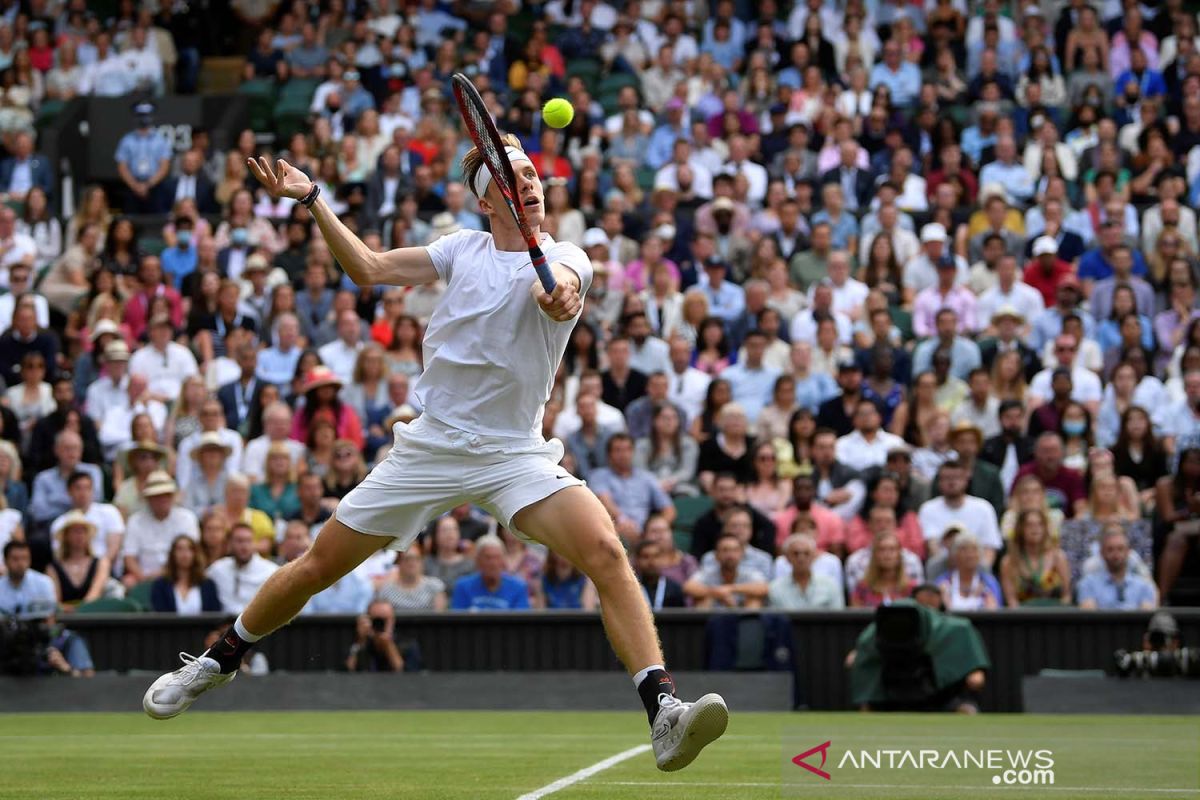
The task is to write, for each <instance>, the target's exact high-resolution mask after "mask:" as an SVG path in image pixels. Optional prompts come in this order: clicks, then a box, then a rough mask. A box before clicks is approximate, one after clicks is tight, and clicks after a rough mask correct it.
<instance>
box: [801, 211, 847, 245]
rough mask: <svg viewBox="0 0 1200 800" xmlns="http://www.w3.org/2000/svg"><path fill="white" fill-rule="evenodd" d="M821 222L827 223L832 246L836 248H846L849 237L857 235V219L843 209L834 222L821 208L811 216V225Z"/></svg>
mask: <svg viewBox="0 0 1200 800" xmlns="http://www.w3.org/2000/svg"><path fill="white" fill-rule="evenodd" d="M821 222H824V223H826V224H828V225H829V227H830V234H831V236H832V241H833V246H834V247H835V248H837V249H838V250H845V249H846V248H848V247H849V246H850V239H851V237H854V236H858V220H856V219H855V218H854V215H853V214H850V213H848V212H846V211H843V212H842V215H841V216H840V217H838V221H837V223H834V221H833V220H832V219H831V218H830V216H829V212H828V211H825V210H824V209H822V210H820V211H818V212H817V213H815V214H813V216H812V224H813V225H817V224H818V223H821Z"/></svg>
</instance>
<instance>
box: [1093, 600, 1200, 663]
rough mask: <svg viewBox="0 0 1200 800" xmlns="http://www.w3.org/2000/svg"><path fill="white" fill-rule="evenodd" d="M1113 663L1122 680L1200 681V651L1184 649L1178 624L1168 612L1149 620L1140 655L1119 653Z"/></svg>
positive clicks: (1155, 615) (1120, 651)
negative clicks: (1199, 679) (1195, 679)
mask: <svg viewBox="0 0 1200 800" xmlns="http://www.w3.org/2000/svg"><path fill="white" fill-rule="evenodd" d="M1113 660H1114V661H1115V662H1116V670H1117V674H1118V675H1120V676H1121V677H1122V678H1127V677H1129V676H1131V675H1132V676H1135V677H1138V678H1175V677H1185V678H1197V677H1200V648H1196V647H1184V646H1183V638H1182V637H1181V636H1180V634H1179V623H1178V622H1176V621H1175V618H1174V617H1173V616H1171V615H1170V614H1168V613H1167V612H1165V611H1159V612H1156V613H1155V614H1154V616H1152V617H1150V624H1149V625H1148V626H1147V627H1146V632H1145V633H1144V634H1142V649H1141V650H1140V651H1137V652H1133V653H1130V652H1129V651H1127V650H1118V651H1117V652H1116V653H1114V654H1113Z"/></svg>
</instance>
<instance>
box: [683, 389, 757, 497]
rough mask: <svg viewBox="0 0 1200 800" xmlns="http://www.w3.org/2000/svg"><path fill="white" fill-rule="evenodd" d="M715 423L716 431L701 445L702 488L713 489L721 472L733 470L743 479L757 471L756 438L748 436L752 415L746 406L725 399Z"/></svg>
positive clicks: (700, 469)
mask: <svg viewBox="0 0 1200 800" xmlns="http://www.w3.org/2000/svg"><path fill="white" fill-rule="evenodd" d="M716 423H717V435H715V436H711V437H709V438H708V439H706V440H705V441H704V442H703V443H702V444H701V445H700V456H699V461H698V463H697V469H698V470H699V473H698V476H697V477H698V479H699V481H700V488H701V489H702V490H704V491H710V492H711V490H712V484H713V480H714V478H715V476H716V475H717V474H718V473H721V472H731V473H733V474H734V475H736V476H737V477H738V478H739V479H740V480H743V481H748V480H750V479H751V478H752V477H753V475H754V470H753V462H752V458H753V455H752V454H753V451H754V440H753V439H751V438H750V436H749V432H748V431H749V419H748V418H747V416H746V412H745V410H744V409H743V408H742V407H741V406H740V405H738V404H737V403H734V402H729V403H726V404H725V405H723V406H721V410H720V411H718V412H717V419H716Z"/></svg>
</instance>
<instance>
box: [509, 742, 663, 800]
mask: <svg viewBox="0 0 1200 800" xmlns="http://www.w3.org/2000/svg"><path fill="white" fill-rule="evenodd" d="M649 749H650V745H648V744H639V745H638V746H637V747H631V748H629V749H628V750H625V751H624V752H621V753H617V754H616V755H615V756H609V757H608V758H606V759H604V760H603V761H597V762H596V763H595V764H592V765H591V766H590V767H584V768H583V769H581V770H579V771H578V772H573V773H571V774H570V775H568V776H567V777H565V778H559V779H558V780H556V781H555V782H554V783H548V784H546V785H545V786H543V787H542V788H540V789H534V790H533V791H532V792H529V793H528V794H523V795H521V796H520V797H518V798H517V800H540V798H543V797H546V796H547V795H551V794H554V793H555V792H557V791H559V790H560V789H566V788H567V787H568V786H574V785H575V784H577V783H579V782H580V781H586V780H587V779H588V778H590V777H592V776H593V775H595V774H596V773H598V772H603V771H604V770H606V769H608V768H609V767H613V766H616V765H617V764H620V763H621V762H622V761H628V760H629V759H631V758H633V757H634V756H640V755H641V754H642V753H644V752H646V751H647V750H649ZM647 785H650V786H653V785H654V784H647Z"/></svg>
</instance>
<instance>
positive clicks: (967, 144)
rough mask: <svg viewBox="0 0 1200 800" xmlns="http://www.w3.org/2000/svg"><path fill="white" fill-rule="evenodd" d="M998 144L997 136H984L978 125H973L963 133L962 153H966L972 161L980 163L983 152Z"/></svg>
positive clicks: (993, 134) (991, 134)
mask: <svg viewBox="0 0 1200 800" xmlns="http://www.w3.org/2000/svg"><path fill="white" fill-rule="evenodd" d="M995 143H996V134H995V133H994V132H993V133H990V134H988V135H987V136H984V135H983V133H982V132H981V131H980V130H979V126H978V125H972V126H971V127H969V128H967V129H966V130H965V131H963V133H962V151H963V152H964V153H966V154H967V155H968V156H969V157H970V159H971V160H972V161H975V162H978V161H979V158H980V156H982V155H983V151H984V150H986V149H987V148H989V147H991V146H992V145H994V144H995Z"/></svg>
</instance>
